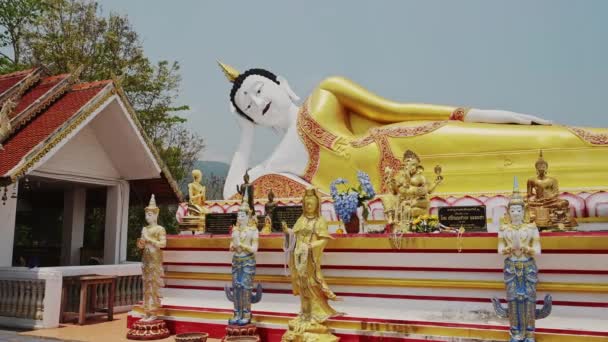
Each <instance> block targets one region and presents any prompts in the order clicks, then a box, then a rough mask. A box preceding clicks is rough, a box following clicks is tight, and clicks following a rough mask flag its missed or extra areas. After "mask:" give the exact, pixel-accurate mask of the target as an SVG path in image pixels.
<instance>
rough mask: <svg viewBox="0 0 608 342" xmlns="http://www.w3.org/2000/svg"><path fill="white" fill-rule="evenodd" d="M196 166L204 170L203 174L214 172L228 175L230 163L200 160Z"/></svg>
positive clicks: (222, 175) (218, 174)
mask: <svg viewBox="0 0 608 342" xmlns="http://www.w3.org/2000/svg"><path fill="white" fill-rule="evenodd" d="M194 168H195V169H199V170H201V171H203V176H205V175H211V174H213V175H215V176H218V177H226V176H227V175H228V169H229V168H230V165H228V164H226V163H224V162H218V161H205V160H198V161H197V162H196V163H195V164H194Z"/></svg>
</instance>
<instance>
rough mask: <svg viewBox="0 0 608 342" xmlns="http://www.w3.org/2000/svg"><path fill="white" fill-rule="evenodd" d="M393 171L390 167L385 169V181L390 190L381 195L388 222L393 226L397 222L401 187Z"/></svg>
mask: <svg viewBox="0 0 608 342" xmlns="http://www.w3.org/2000/svg"><path fill="white" fill-rule="evenodd" d="M393 172H394V171H393V169H391V168H390V167H386V168H385V169H384V177H385V181H384V182H385V184H386V187H387V190H388V192H387V193H386V194H382V195H380V199H381V200H382V206H383V207H384V217H385V218H386V223H387V224H388V225H390V226H391V227H393V226H394V225H395V224H396V223H397V210H398V208H399V187H398V186H397V180H396V179H395V178H394V177H393Z"/></svg>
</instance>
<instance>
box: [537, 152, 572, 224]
mask: <svg viewBox="0 0 608 342" xmlns="http://www.w3.org/2000/svg"><path fill="white" fill-rule="evenodd" d="M534 166H535V168H536V177H532V178H530V179H528V184H527V196H526V197H527V202H528V208H529V210H530V218H531V220H533V221H534V222H535V223H536V226H538V227H539V228H556V227H557V228H561V229H564V228H572V227H576V225H577V223H576V220H575V219H574V218H573V217H572V215H571V214H570V203H569V202H568V201H567V200H565V199H561V198H559V194H560V192H559V185H558V182H557V179H556V178H553V177H550V176H547V169H548V168H549V164H548V163H547V161H546V160H545V159H544V158H543V152H542V151H541V152H540V155H539V157H538V160H537V161H536V163H535V164H534Z"/></svg>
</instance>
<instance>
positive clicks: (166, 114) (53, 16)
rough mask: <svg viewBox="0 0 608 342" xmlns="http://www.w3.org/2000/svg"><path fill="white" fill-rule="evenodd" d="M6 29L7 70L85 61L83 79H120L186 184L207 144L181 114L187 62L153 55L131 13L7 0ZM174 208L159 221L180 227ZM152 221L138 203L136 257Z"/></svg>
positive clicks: (84, 0)
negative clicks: (182, 65)
mask: <svg viewBox="0 0 608 342" xmlns="http://www.w3.org/2000/svg"><path fill="white" fill-rule="evenodd" d="M0 27H1V28H2V29H4V31H2V33H1V34H0V49H2V51H6V50H12V51H11V53H12V55H11V53H6V54H3V53H1V52H0V73H7V72H12V71H15V70H20V69H25V68H29V67H32V66H40V65H42V66H44V67H46V68H47V69H48V70H49V72H50V73H51V74H60V73H68V72H72V71H73V70H74V69H75V68H77V67H79V66H82V67H83V70H82V73H81V75H80V79H81V80H82V81H96V80H104V79H110V78H113V77H117V79H119V80H120V85H121V86H122V88H123V89H124V91H125V94H126V96H127V98H128V99H129V101H130V102H131V104H132V105H133V107H134V109H135V111H136V112H137V114H138V117H139V120H140V122H141V124H142V126H143V128H144V131H145V133H146V135H147V136H148V137H149V138H150V139H151V141H152V142H153V144H154V145H155V147H156V149H157V150H158V151H159V154H160V156H161V158H162V159H163V160H164V162H165V164H166V165H167V167H168V168H169V170H170V171H171V174H172V176H173V178H174V179H175V180H176V181H177V182H180V181H181V180H183V179H185V177H186V176H187V175H188V174H189V172H190V170H191V169H192V167H193V165H194V162H195V161H196V160H197V159H198V158H197V157H198V155H199V154H200V152H201V151H202V150H203V148H204V147H205V145H204V141H203V139H202V138H201V137H200V136H198V135H197V134H196V133H193V132H192V131H190V130H189V129H188V127H187V126H186V124H185V122H186V120H185V119H184V118H183V117H181V116H180V115H179V114H180V113H181V112H183V111H186V110H189V107H188V106H186V105H180V104H176V102H177V98H178V95H179V87H180V83H181V77H180V75H179V72H180V66H179V63H177V62H175V61H174V62H171V61H165V60H162V61H158V62H156V63H155V62H152V61H150V59H149V58H147V57H146V56H145V53H144V49H143V45H142V43H141V40H140V38H139V35H138V34H137V32H136V31H135V30H134V29H133V27H132V26H131V24H130V22H129V20H128V18H127V16H124V15H120V14H117V13H109V14H108V15H107V16H106V15H103V13H101V10H100V7H99V4H98V3H97V2H96V1H90V0H0ZM174 212H175V211H174V210H173V211H170V210H169V208H167V207H161V214H160V218H159V221H160V222H159V223H160V224H161V225H163V226H164V227H166V228H167V229H168V230H169V232H170V231H171V229H175V228H176V227H177V223H176V222H175V217H174V214H173V213H174ZM144 225H145V222H144V215H143V208H140V207H132V208H131V210H130V217H129V227H130V228H129V241H128V254H129V257H130V259H133V258H134V256H135V255H136V253H135V252H136V248H135V240H136V238H137V237H139V234H140V232H141V227H143V226H144ZM173 233H175V232H173ZM91 243H93V244H97V241H91ZM135 259H137V258H135Z"/></svg>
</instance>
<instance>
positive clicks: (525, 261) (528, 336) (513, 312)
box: [492, 177, 552, 342]
mask: <svg viewBox="0 0 608 342" xmlns="http://www.w3.org/2000/svg"><path fill="white" fill-rule="evenodd" d="M526 216H527V215H526V203H525V201H524V198H523V197H522V196H521V194H520V193H519V185H518V182H517V177H515V178H514V180H513V195H512V196H511V200H510V201H509V204H508V208H507V217H508V220H507V221H508V222H506V223H504V224H503V225H502V226H501V228H500V230H499V232H498V253H500V254H502V255H504V256H505V257H506V259H505V263H504V268H503V270H504V280H505V287H506V290H507V308H504V307H502V305H501V303H500V300H499V299H498V298H493V299H492V302H493V304H494V310H495V311H496V314H497V315H498V316H499V317H501V318H508V319H509V323H510V330H509V333H510V335H511V339H510V341H511V342H534V341H535V339H534V330H535V320H537V319H541V318H545V317H547V316H549V314H550V313H551V303H552V301H551V296H550V295H546V296H545V301H544V305H543V307H542V309H537V308H536V285H537V283H538V268H537V267H536V261H535V260H534V257H535V256H536V255H540V253H541V246H540V234H539V232H538V228H537V227H536V225H535V224H534V223H528V222H526V221H527V217H526Z"/></svg>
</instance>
